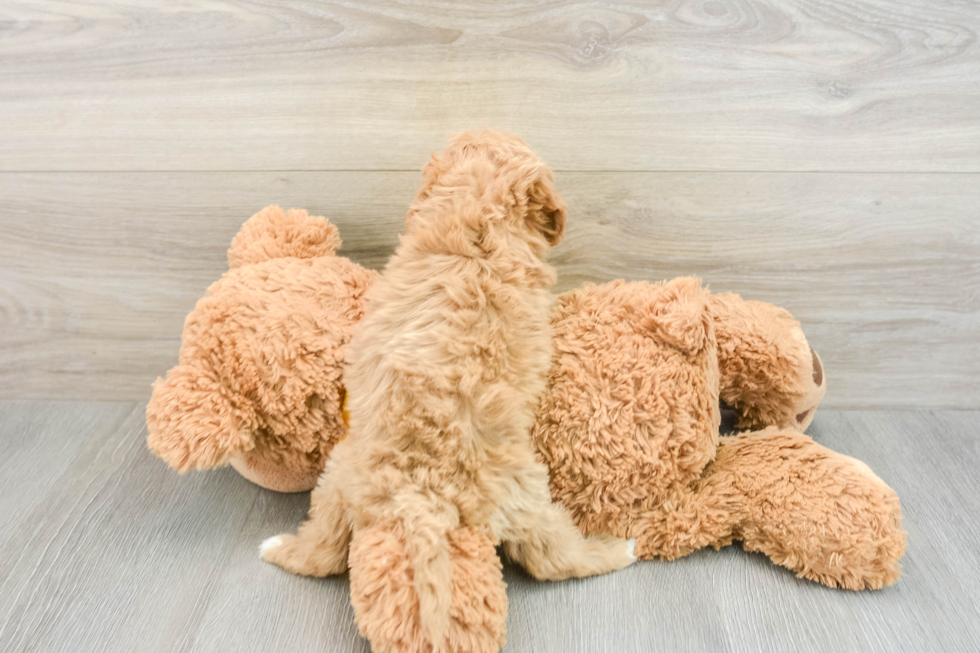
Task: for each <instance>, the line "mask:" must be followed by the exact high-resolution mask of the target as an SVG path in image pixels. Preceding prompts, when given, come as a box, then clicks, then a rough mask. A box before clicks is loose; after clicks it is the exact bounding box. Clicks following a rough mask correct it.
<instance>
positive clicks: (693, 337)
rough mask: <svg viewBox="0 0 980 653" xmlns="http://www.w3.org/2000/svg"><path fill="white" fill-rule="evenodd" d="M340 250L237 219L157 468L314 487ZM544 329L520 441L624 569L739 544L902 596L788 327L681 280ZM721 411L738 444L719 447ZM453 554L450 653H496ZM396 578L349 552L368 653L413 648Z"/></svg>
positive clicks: (485, 545)
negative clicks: (732, 422) (826, 434)
mask: <svg viewBox="0 0 980 653" xmlns="http://www.w3.org/2000/svg"><path fill="white" fill-rule="evenodd" d="M339 246H340V239H339V237H338V235H337V232H336V229H335V228H334V227H333V226H332V225H331V224H330V223H329V222H327V221H326V220H325V219H323V218H318V217H312V216H308V215H307V214H306V213H305V212H303V211H296V210H291V211H288V212H285V211H283V210H281V209H279V208H278V207H269V208H267V209H265V210H263V211H262V212H260V213H258V214H256V215H255V216H253V217H252V218H251V219H250V220H249V221H248V222H246V223H245V225H244V226H243V228H242V230H241V232H240V233H239V234H238V235H237V236H236V237H235V239H234V241H233V242H232V247H231V249H230V250H229V254H228V258H229V267H230V268H231V269H230V270H229V272H227V273H226V274H225V275H224V276H223V277H222V279H220V280H219V281H218V282H216V283H215V284H213V285H212V286H211V288H209V289H208V293H207V295H206V296H205V297H204V298H203V299H202V300H200V301H199V302H198V305H197V306H196V307H195V309H194V312H192V313H191V315H190V316H188V318H187V321H186V323H185V327H184V335H183V344H182V346H181V352H180V364H179V365H178V366H177V367H175V368H174V369H172V370H171V371H170V372H169V373H168V375H167V378H166V380H162V379H158V380H157V382H156V384H155V385H154V392H153V397H152V399H151V401H150V404H149V405H148V407H147V423H148V426H149V436H148V444H149V446H150V448H151V449H152V450H153V451H154V453H156V454H157V455H158V456H160V457H161V458H163V459H164V460H166V461H167V462H168V463H169V464H170V465H171V466H173V467H174V468H175V469H177V470H179V471H186V470H189V469H207V468H212V467H217V466H221V465H224V464H229V463H230V464H232V465H233V466H234V467H235V468H236V469H237V470H238V471H239V472H240V473H241V474H242V475H243V476H245V477H246V478H248V479H249V480H252V481H253V482H255V483H257V484H259V485H262V486H264V487H268V488H270V489H275V490H279V491H300V490H307V489H310V488H312V487H313V486H314V485H315V484H316V477H317V475H318V473H319V471H320V469H322V467H323V466H324V464H325V463H326V460H327V458H328V457H329V453H330V450H331V449H332V447H333V445H334V444H336V443H337V442H338V441H340V440H341V439H343V438H344V437H346V434H347V428H346V424H345V422H344V419H343V405H344V399H345V394H344V388H343V383H342V365H343V359H344V354H343V350H344V346H345V344H346V343H347V341H348V339H349V337H350V332H351V329H352V328H353V326H354V325H355V324H356V322H357V320H358V319H359V318H360V317H361V315H362V308H363V307H362V305H363V301H364V300H363V297H364V292H365V290H366V289H367V288H368V287H369V286H370V284H371V282H372V281H373V279H374V274H375V273H373V272H370V271H367V270H364V269H363V268H361V267H360V266H358V265H356V264H354V263H352V262H350V261H349V260H347V259H345V258H343V257H339V256H336V254H335V252H336V250H337V249H338V248H339ZM552 325H553V329H554V337H553V347H554V353H553V360H552V368H551V372H550V375H549V384H548V388H547V390H546V391H545V394H544V396H543V397H542V399H541V402H540V404H539V409H538V415H537V423H536V425H535V427H534V428H533V430H532V437H533V440H534V443H535V445H536V447H537V450H538V453H539V455H540V457H541V458H542V459H543V460H544V462H546V463H547V465H548V467H549V470H550V478H551V490H552V496H553V498H554V499H555V500H557V501H559V502H561V503H562V504H564V506H565V507H566V508H567V509H568V511H569V512H570V514H571V515H572V517H573V518H574V519H575V521H576V523H577V525H578V526H579V528H580V529H581V530H582V531H583V532H584V533H586V534H600V533H601V534H609V535H616V536H621V537H628V538H633V539H636V541H637V543H636V554H637V556H638V558H639V559H641V560H642V559H650V558H655V557H660V558H665V559H673V558H677V557H679V556H683V555H686V554H688V553H690V552H692V551H695V550H697V549H700V548H704V547H707V546H712V547H714V548H720V547H722V546H725V545H727V544H730V543H731V542H732V541H734V540H741V541H742V542H743V546H744V548H746V549H747V550H757V551H761V552H763V553H765V554H766V555H768V556H769V557H770V558H771V559H772V560H773V562H775V563H777V564H779V565H782V566H784V567H787V568H789V569H791V570H792V571H794V572H795V573H796V574H797V575H799V576H801V577H805V578H810V579H813V580H816V581H818V582H821V583H824V584H826V585H829V586H832V587H844V588H849V589H862V588H879V587H882V586H883V585H887V584H890V583H892V582H894V580H895V579H897V577H898V574H899V569H900V566H899V563H898V560H899V558H901V556H902V554H903V552H904V544H905V534H904V533H903V532H902V530H901V509H900V506H899V502H898V498H897V496H896V495H895V493H894V491H893V490H892V489H891V488H889V487H888V486H887V485H886V484H885V483H884V482H882V481H881V480H880V479H879V478H878V477H877V476H875V475H874V473H873V472H871V470H870V469H868V467H867V466H866V465H864V464H863V463H861V462H859V461H857V460H855V459H853V458H850V457H847V456H844V455H841V454H838V453H835V452H833V451H831V450H829V449H827V448H825V447H822V446H821V445H819V444H817V443H815V442H814V441H813V440H812V439H810V438H809V437H807V436H806V435H804V434H803V433H802V431H804V430H805V429H806V427H807V426H808V425H809V424H810V422H811V421H812V419H813V416H814V411H815V409H816V407H817V405H818V404H819V403H820V401H821V399H822V398H823V396H824V393H825V392H826V378H825V374H824V370H823V366H822V364H821V361H820V358H819V357H818V356H817V354H816V353H815V352H814V351H813V350H812V349H811V348H810V346H809V345H808V344H807V341H806V338H805V336H804V334H803V331H802V330H801V329H800V326H799V324H798V323H797V322H796V321H795V320H794V319H793V318H792V316H791V315H790V314H789V313H788V312H786V311H785V310H783V309H780V308H777V307H774V306H771V305H768V304H764V303H760V302H753V301H745V300H743V299H742V298H740V297H739V296H738V295H734V294H712V293H709V292H708V291H707V290H705V289H703V288H702V287H701V284H700V282H699V281H698V280H695V279H686V278H682V279H675V280H673V281H670V282H667V283H662V284H651V283H645V282H631V283H627V282H624V281H615V282H612V283H608V284H605V285H601V286H596V285H586V286H584V287H582V288H579V289H577V290H573V291H571V292H568V293H565V294H564V295H561V296H560V297H559V298H558V300H557V302H556V305H555V307H554V309H553V313H552ZM720 401H724V402H726V403H728V404H729V405H731V406H732V407H733V409H734V410H735V412H736V414H737V416H738V426H739V428H742V429H751V431H749V432H743V433H741V434H739V435H736V436H732V437H720V434H719V423H720V410H719V402H720ZM315 499H316V497H314V502H315ZM449 539H450V544H451V549H452V554H453V558H452V569H453V581H452V583H453V608H452V624H451V627H450V634H449V639H448V640H447V641H449V643H450V649H451V650H454V651H460V652H464V651H465V652H469V651H495V650H498V649H499V648H500V647H501V646H502V645H503V637H504V630H505V629H504V624H505V619H506V605H507V601H506V594H505V593H504V585H503V578H502V572H501V568H500V562H499V559H498V557H497V555H496V551H495V545H496V543H495V542H493V541H492V540H490V538H489V537H488V536H487V535H486V534H485V533H482V532H480V531H476V530H473V529H465V528H463V529H459V530H458V531H455V532H453V533H451V534H450V537H449ZM408 561H409V557H408V556H407V554H406V552H405V550H404V536H403V535H402V534H399V533H398V532H396V529H395V530H392V529H387V530H386V529H382V528H376V529H365V530H362V531H358V532H357V533H356V534H355V536H354V538H353V540H352V542H351V548H350V552H349V557H348V563H349V567H350V578H351V601H352V604H353V606H354V609H355V614H356V616H357V621H358V624H359V626H360V629H361V632H362V634H364V635H365V636H366V637H367V638H368V639H369V640H370V641H371V643H372V647H373V648H374V650H376V651H405V652H408V651H425V650H428V646H429V644H428V643H427V642H425V640H424V637H423V636H422V635H421V631H420V630H419V628H418V621H417V618H416V617H414V616H413V615H416V616H417V610H418V602H417V598H415V596H414V589H413V586H412V581H411V579H412V570H411V565H410V564H409V562H408ZM413 611H415V612H414V613H413Z"/></svg>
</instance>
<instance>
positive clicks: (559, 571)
mask: <svg viewBox="0 0 980 653" xmlns="http://www.w3.org/2000/svg"><path fill="white" fill-rule="evenodd" d="M535 467H540V469H535V470H533V471H531V470H528V471H529V472H530V474H528V475H525V476H524V478H523V479H522V481H521V483H520V484H519V485H520V487H521V490H522V492H521V496H520V497H519V499H518V500H516V501H512V502H510V503H509V505H506V506H503V507H502V508H503V511H502V514H501V516H502V518H503V524H501V526H502V528H500V530H499V531H498V535H499V536H500V537H501V539H503V540H504V550H505V551H506V552H507V555H508V556H510V557H511V559H513V560H514V561H516V562H518V563H519V564H521V565H522V566H523V567H524V568H525V569H526V570H527V571H528V573H529V574H531V575H532V576H534V577H535V578H537V579H539V580H562V579H565V578H572V577H584V576H596V575H599V574H605V573H609V572H610V571H616V570H617V569H622V568H623V567H627V566H629V565H631V564H633V563H634V562H635V561H636V557H635V556H634V555H633V549H634V546H635V544H636V542H635V540H624V539H622V538H616V537H602V538H586V537H584V536H583V535H582V533H581V532H580V531H579V530H578V528H577V527H576V526H575V524H574V522H572V518H571V516H569V514H568V513H567V512H566V511H565V509H564V508H563V507H561V506H560V505H557V504H554V503H552V502H551V495H550V493H549V492H548V481H547V472H546V471H545V469H544V467H543V466H540V465H539V464H538V463H535ZM528 476H531V478H529V477H528ZM515 498H516V497H515ZM495 530H497V529H495Z"/></svg>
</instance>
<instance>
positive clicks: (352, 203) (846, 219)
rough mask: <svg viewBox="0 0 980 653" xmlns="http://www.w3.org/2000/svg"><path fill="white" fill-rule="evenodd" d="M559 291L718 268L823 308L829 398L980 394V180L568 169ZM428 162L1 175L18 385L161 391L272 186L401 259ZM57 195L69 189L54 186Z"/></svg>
mask: <svg viewBox="0 0 980 653" xmlns="http://www.w3.org/2000/svg"><path fill="white" fill-rule="evenodd" d="M557 181H558V185H559V189H560V190H561V192H562V193H563V194H564V195H565V196H566V198H567V199H568V201H569V205H570V207H571V214H570V218H569V225H568V233H567V237H566V240H565V242H564V243H562V244H561V245H560V246H559V247H558V248H557V249H556V250H555V252H554V254H553V257H552V261H553V263H555V265H556V267H557V268H558V271H559V285H558V290H566V289H570V288H573V287H576V286H578V285H580V284H582V283H585V282H589V281H594V282H604V281H608V280H611V279H614V278H618V277H625V278H628V279H647V280H660V279H666V278H672V277H675V276H680V275H698V276H701V277H702V278H703V279H704V280H705V282H706V283H707V284H708V285H709V286H710V287H711V288H713V289H714V290H718V291H734V292H739V293H742V294H743V296H745V297H747V298H751V299H759V300H763V301H769V302H772V303H774V304H778V305H781V306H784V307H786V308H787V309H789V310H790V311H791V312H793V314H794V315H795V316H796V317H797V318H798V319H800V320H801V321H802V323H803V325H804V328H805V330H806V332H807V334H808V337H809V338H810V340H811V342H812V344H813V346H814V347H815V348H816V349H817V350H818V351H819V352H820V354H821V356H822V357H823V359H824V363H825V367H826V368H827V372H828V376H829V390H828V396H827V398H826V400H825V405H826V406H827V407H831V408H834V407H850V408H853V407H963V408H977V407H980V348H978V347H977V346H976V334H977V333H980V216H978V214H977V211H978V209H977V207H978V206H980V175H936V174H903V175H889V174H837V173H833V174H831V173H826V174H816V173H699V174H690V173H588V172H584V173H573V172H563V173H558V174H557ZM418 183H419V175H418V174H417V173H413V172H370V173H369V172H335V173H326V172H316V173H303V172H293V173H260V172H259V173H23V174H20V173H7V174H3V173H0V196H3V197H5V198H6V202H5V203H3V204H2V205H0V233H2V234H3V242H4V245H5V248H4V250H5V251H4V257H3V258H2V259H0V325H2V328H0V397H12V398H16V397H37V398H46V397H76V398H90V399H139V400H142V399H145V398H147V397H148V396H149V391H150V383H151V382H152V380H153V379H154V378H155V377H156V376H157V375H161V374H163V373H164V372H165V371H166V370H167V369H168V368H169V367H170V366H171V365H173V364H174V363H175V362H176V355H177V349H178V346H179V338H180V332H181V328H182V325H183V320H184V317H185V315H186V314H187V313H188V312H189V311H190V310H191V309H192V308H193V306H194V303H195V301H196V300H197V299H198V298H199V297H201V296H202V295H203V294H204V291H205V289H206V288H207V286H208V285H209V284H210V283H211V282H213V281H214V280H215V279H217V278H218V277H219V276H220V275H221V273H222V272H223V271H224V270H225V269H226V262H225V250H226V249H227V247H228V244H229V243H230V241H231V238H232V237H233V236H234V234H235V233H236V231H237V229H238V228H239V226H240V225H241V223H242V222H243V221H244V220H245V219H246V218H247V217H248V216H249V215H251V214H252V213H253V212H255V211H256V210H258V209H259V208H261V207H262V206H264V205H266V204H269V203H274V202H277V203H280V204H282V205H284V206H299V207H306V208H308V209H309V210H311V211H312V212H315V213H319V214H323V215H327V216H328V217H330V218H331V219H332V220H334V221H335V222H336V223H337V224H338V225H339V227H340V230H341V235H342V237H343V238H344V242H345V245H344V248H343V250H342V253H344V254H346V255H347V256H350V257H351V258H353V259H354V260H356V261H358V262H360V263H362V264H364V265H367V266H369V267H376V268H377V267H380V266H382V265H383V263H384V261H385V260H386V258H387V256H388V255H389V254H390V252H391V251H392V248H393V247H394V245H395V243H396V242H397V233H398V232H399V231H400V230H401V229H402V224H403V223H402V219H403V215H404V212H405V209H406V208H407V207H408V204H409V202H410V201H411V198H412V197H413V195H414V192H415V190H416V188H417V186H418ZM52 198H54V199H55V200H56V201H52Z"/></svg>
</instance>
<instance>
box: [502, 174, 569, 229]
mask: <svg viewBox="0 0 980 653" xmlns="http://www.w3.org/2000/svg"><path fill="white" fill-rule="evenodd" d="M498 182H499V183H500V184H501V185H502V186H503V188H501V191H502V192H504V193H512V194H513V198H514V200H515V201H516V204H517V208H518V209H519V210H521V211H523V213H524V220H525V226H526V227H527V228H528V229H529V230H532V231H535V232H536V233H540V234H541V235H542V236H544V238H545V240H546V241H548V244H549V245H551V246H554V245H557V244H558V243H560V242H561V239H562V237H563V236H564V235H565V214H566V213H567V210H568V209H567V206H566V205H565V200H563V199H562V198H561V196H560V195H558V192H557V191H556V190H555V180H554V177H553V176H552V174H551V168H549V167H548V166H546V165H545V164H544V163H542V162H540V161H532V162H522V163H519V164H516V165H513V166H506V165H505V166H504V167H503V168H502V169H501V171H500V174H499V177H498Z"/></svg>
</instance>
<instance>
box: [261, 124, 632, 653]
mask: <svg viewBox="0 0 980 653" xmlns="http://www.w3.org/2000/svg"><path fill="white" fill-rule="evenodd" d="M423 179H424V185H423V189H422V190H421V191H420V192H419V195H418V198H417V199H416V201H415V203H414V204H413V206H412V207H411V209H410V210H409V212H408V216H407V218H406V227H407V233H406V234H405V235H404V236H402V238H401V243H400V245H399V247H398V249H397V251H396V252H395V254H394V255H393V256H392V257H391V259H390V260H389V262H388V265H387V266H386V268H385V270H384V272H383V273H382V274H381V276H380V278H379V279H378V281H377V282H376V283H375V285H374V287H373V288H372V289H371V290H370V292H369V296H368V302H367V310H366V313H365V316H364V318H363V320H362V321H361V323H360V324H359V325H358V326H357V328H356V330H355V332H354V335H353V337H352V339H351V342H350V345H349V346H348V350H347V351H348V365H347V368H346V370H345V380H346V384H347V388H348V391H349V397H350V400H349V410H350V427H351V435H350V437H349V438H348V439H347V440H345V441H344V442H341V443H340V444H338V445H337V446H336V448H335V449H334V451H333V453H332V455H331V459H330V462H329V464H328V466H327V469H326V471H325V472H324V474H323V476H322V477H321V479H320V482H319V484H318V487H317V490H316V492H315V493H314V495H313V501H312V504H311V508H310V518H309V521H307V522H306V523H305V524H304V525H303V526H301V528H300V530H299V532H298V533H297V534H296V535H295V536H289V535H286V536H281V539H279V540H276V541H274V542H273V543H272V544H271V545H269V546H266V547H265V549H264V551H263V557H264V558H265V559H266V560H267V561H269V562H273V563H275V564H278V565H280V566H282V567H284V568H285V569H288V570H290V571H293V572H295V573H300V574H313V575H322V574H335V573H342V572H343V571H344V570H345V569H346V567H347V564H346V562H347V551H348V547H349V544H350V542H349V537H350V533H351V532H352V531H353V532H354V533H355V534H359V533H361V532H362V531H365V530H370V529H379V528H380V529H381V530H382V531H383V533H382V534H380V535H376V536H374V537H372V536H366V537H367V538H369V539H367V540H366V541H368V542H371V541H373V542H375V544H376V545H377V547H378V548H379V550H378V551H376V552H375V553H374V554H373V555H375V556H376V555H381V551H397V554H396V553H392V555H393V556H404V559H405V560H407V561H408V565H409V566H410V568H411V574H410V577H411V582H412V587H413V588H414V595H415V598H416V601H417V610H418V627H417V628H415V627H408V626H405V632H403V633H402V634H401V635H399V637H405V636H409V635H410V636H412V637H415V638H418V639H417V640H416V641H413V643H412V645H411V646H408V647H407V648H406V650H413V651H421V650H428V649H429V648H430V647H431V650H433V651H443V650H450V651H451V650H470V649H469V648H466V647H465V646H464V645H463V644H462V643H461V642H460V641H458V639H457V638H458V637H459V636H460V635H459V633H461V632H464V631H467V630H468V629H466V628H464V627H463V626H462V625H459V624H456V625H454V623H455V619H454V614H455V613H454V609H453V608H454V593H453V585H454V582H456V583H457V584H458V583H460V582H463V579H462V578H461V577H460V576H458V575H457V576H455V578H454V571H455V572H456V574H460V573H463V570H462V569H461V568H460V565H459V564H455V565H454V562H453V560H454V555H455V554H454V549H453V547H452V546H451V542H452V541H453V540H454V537H455V538H460V537H462V535H455V536H453V535H452V534H453V533H458V532H459V531H460V530H461V529H470V533H476V534H481V535H482V537H484V538H486V539H487V541H486V542H485V543H482V544H480V545H479V546H480V547H486V546H490V545H492V544H490V543H492V542H497V541H501V542H503V545H504V548H505V550H506V551H507V553H508V555H509V556H510V557H511V558H512V559H514V560H515V561H517V562H519V563H520V564H522V565H523V566H524V567H525V568H526V569H527V571H528V572H530V573H531V574H532V575H533V576H535V577H536V578H539V579H551V580H557V579H563V578H568V577H572V576H588V575H593V574H601V573H606V572H609V571H613V570H616V569H620V568H622V567H625V566H627V565H629V564H630V563H632V561H633V560H634V558H633V556H632V543H629V542H627V541H626V540H623V539H618V538H606V537H596V538H594V539H586V538H584V537H583V536H582V535H581V533H580V532H579V531H578V530H577V529H576V527H575V525H574V524H573V523H572V521H571V519H570V517H569V516H568V514H567V513H566V512H565V510H564V509H563V508H561V507H560V506H559V505H557V504H554V503H552V502H551V497H550V493H549V489H548V473H547V469H546V468H545V467H544V466H543V465H542V464H541V463H540V462H538V461H536V460H535V457H534V450H533V448H532V446H531V439H530V434H529V430H530V428H531V426H532V424H533V422H534V410H535V407H536V406H537V403H538V398H539V397H540V395H541V393H542V392H543V391H544V389H545V375H546V373H547V371H548V367H549V361H550V354H551V340H550V329H549V326H548V324H549V322H548V304H549V301H550V296H549V294H548V292H547V291H548V288H549V287H550V286H551V285H552V284H553V283H554V280H555V274H554V271H553V270H552V268H550V267H549V266H547V265H546V264H545V263H544V258H545V256H546V254H547V252H548V249H549V248H550V247H551V246H552V245H554V244H555V243H557V242H558V241H559V240H560V239H561V237H562V233H563V231H564V223H565V205H564V203H563V202H562V201H561V199H560V198H559V197H558V195H557V193H556V192H555V190H554V186H553V182H552V176H551V171H550V170H549V169H548V168H547V167H546V166H545V165H544V164H543V163H542V162H541V161H540V160H539V159H538V158H537V157H536V156H535V155H534V153H533V152H531V150H530V149H528V148H527V146H526V145H525V144H524V143H523V142H522V141H520V140H519V139H517V138H515V137H512V136H507V135H503V134H499V133H494V132H478V133H467V134H463V135H461V136H458V137H456V138H455V139H454V140H453V142H452V143H451V145H450V146H449V148H448V149H447V150H446V152H445V153H444V154H443V155H442V156H441V157H439V158H436V159H434V160H433V161H432V162H431V163H430V164H429V165H428V166H427V167H426V169H425V171H424V174H423ZM597 535H600V534H597ZM355 536H357V535H355ZM362 546H368V545H367V544H362ZM371 558H372V554H371V553H369V552H368V553H364V555H363V557H362V558H360V559H361V560H363V561H365V562H366V563H368V564H370V562H369V561H370V560H371ZM356 562H357V559H354V560H352V561H351V569H352V577H354V578H358V579H363V578H365V577H367V576H370V572H368V571H366V570H361V569H358V568H357V564H356ZM478 567H479V565H478ZM480 573H481V574H483V573H484V572H480ZM408 577H409V576H408V575H405V576H404V578H406V580H407V579H408ZM484 577H485V578H492V577H493V574H492V573H487V574H484ZM481 585H482V584H481ZM358 587H360V585H358ZM361 594H362V593H361V592H359V593H358V595H359V596H360V595H361ZM456 599H457V601H458V600H460V597H459V595H457V596H456ZM377 600H381V601H384V602H388V601H390V600H391V599H390V596H389V595H388V594H384V593H382V594H381V595H379V597H378V599H377ZM358 606H360V609H358ZM405 608H406V609H413V610H414V602H413V603H412V604H406V606H405ZM355 609H357V618H358V622H359V624H360V627H361V629H362V631H363V632H364V633H365V634H366V635H367V637H368V638H369V639H370V640H371V642H372V646H373V647H374V648H375V650H377V651H384V650H397V648H398V647H397V646H396V645H395V644H394V643H393V642H394V641H396V640H397V639H398V638H394V639H393V638H392V637H391V636H390V627H385V626H383V625H382V624H381V623H378V621H379V620H380V621H386V620H390V615H389V613H388V612H387V610H385V609H383V608H380V607H379V606H377V605H376V604H375V603H372V602H371V601H368V600H365V601H363V602H359V601H355ZM458 609H459V607H458V605H457V611H458ZM491 621H492V620H491ZM500 627H501V624H499V623H496V622H494V623H493V625H492V627H489V626H487V627H485V629H486V633H485V634H481V635H480V636H479V637H478V639H479V640H480V641H481V642H482V641H484V640H485V641H486V642H492V643H496V642H497V641H498V639H499V638H498V639H494V637H493V636H492V634H493V633H494V632H496V629H498V628H500ZM406 633H408V634H406Z"/></svg>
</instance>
